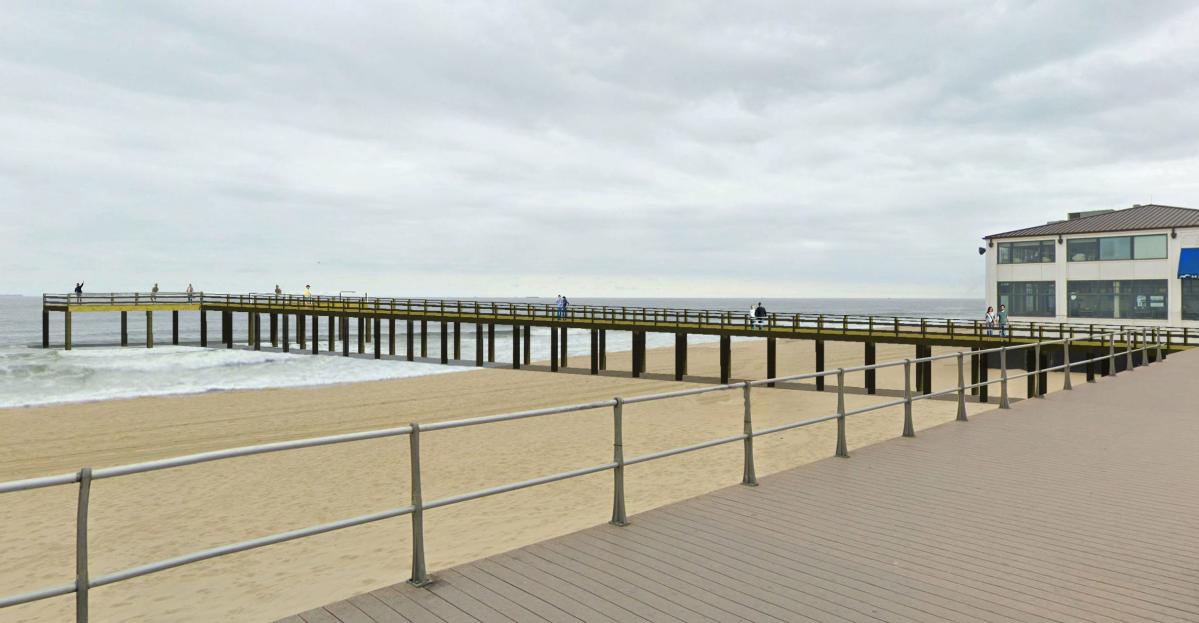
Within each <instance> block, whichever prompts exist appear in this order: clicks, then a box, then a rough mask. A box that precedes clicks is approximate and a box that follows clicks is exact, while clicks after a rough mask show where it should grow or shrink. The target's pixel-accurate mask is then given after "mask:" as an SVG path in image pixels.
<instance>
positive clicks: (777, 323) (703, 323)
mask: <svg viewBox="0 0 1199 623" xmlns="http://www.w3.org/2000/svg"><path fill="white" fill-rule="evenodd" d="M42 304H43V306H53V307H69V306H71V305H86V306H112V307H119V306H129V305H137V306H148V305H154V304H161V305H167V304H173V305H178V304H199V305H201V306H206V307H210V308H222V309H236V310H239V311H241V310H244V311H249V312H254V311H260V312H262V313H271V312H275V313H301V314H331V315H384V316H416V317H429V318H445V319H449V320H455V319H460V320H462V321H465V322H494V323H518V324H519V323H522V322H525V323H527V322H534V323H544V324H555V323H557V322H559V321H560V322H562V323H563V324H566V323H581V322H582V323H592V324H595V325H597V326H604V325H614V326H620V325H637V326H642V327H650V328H652V329H656V330H660V331H668V332H669V331H684V330H689V331H692V332H704V331H714V332H722V331H730V330H738V331H739V330H758V331H761V333H762V334H763V335H786V334H789V333H791V334H804V333H818V334H825V335H836V334H842V335H859V336H865V337H923V338H929V337H934V338H935V337H943V338H946V339H950V340H954V339H973V338H979V340H980V341H996V342H1003V341H1005V339H1012V338H1020V339H1027V340H1037V341H1044V340H1048V339H1059V340H1060V339H1067V338H1068V339H1072V340H1081V339H1088V340H1097V339H1101V337H1102V336H1104V335H1107V334H1109V333H1121V334H1122V333H1125V332H1128V331H1139V330H1140V329H1142V328H1147V329H1148V330H1150V331H1151V332H1152V333H1153V339H1154V341H1155V342H1156V341H1161V342H1163V343H1165V344H1166V346H1167V347H1175V346H1197V345H1199V330H1193V329H1190V328H1187V327H1164V326H1162V327H1141V326H1135V325H1125V324H1118V323H1116V324H1113V323H1081V322H1036V321H1015V320H1013V321H1009V322H1008V323H1007V324H1006V325H1005V326H1003V327H999V326H995V327H991V328H988V327H987V325H986V324H985V323H984V322H983V321H982V320H978V319H960V318H920V317H913V316H871V315H860V314H818V313H780V312H768V313H767V315H766V317H765V318H761V319H755V318H753V317H751V316H750V315H749V313H748V310H747V311H730V310H727V309H725V310H722V309H685V308H671V307H629V306H611V305H586V304H579V305H575V304H572V305H568V306H566V307H565V308H564V309H558V308H557V307H556V306H555V305H554V304H552V303H524V302H508V301H476V300H465V299H419V298H417V299H411V298H389V297H358V296H354V297H343V296H324V295H314V296H301V295H294V294H216V293H202V292H196V293H193V294H191V295H188V294H187V293H183V292H170V293H167V292H159V293H158V294H156V295H155V294H151V293H146V292H127V293H84V294H82V295H76V294H44V295H42Z"/></svg>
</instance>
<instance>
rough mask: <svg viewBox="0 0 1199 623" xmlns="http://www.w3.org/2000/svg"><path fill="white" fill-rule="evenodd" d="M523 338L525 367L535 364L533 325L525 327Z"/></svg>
mask: <svg viewBox="0 0 1199 623" xmlns="http://www.w3.org/2000/svg"><path fill="white" fill-rule="evenodd" d="M521 337H522V338H524V344H525V365H526V366H527V365H529V364H530V363H533V325H525V327H524V334H523V335H522V336H521Z"/></svg>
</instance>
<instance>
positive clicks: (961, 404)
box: [957, 351, 967, 422]
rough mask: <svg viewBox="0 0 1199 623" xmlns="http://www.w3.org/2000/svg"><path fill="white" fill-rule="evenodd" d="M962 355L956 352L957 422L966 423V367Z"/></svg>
mask: <svg viewBox="0 0 1199 623" xmlns="http://www.w3.org/2000/svg"><path fill="white" fill-rule="evenodd" d="M963 357H964V355H963V354H962V352H961V351H958V418H957V421H959V422H966V421H967V419H966V372H965V370H966V365H965V363H964V359H963Z"/></svg>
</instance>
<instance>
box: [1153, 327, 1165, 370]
mask: <svg viewBox="0 0 1199 623" xmlns="http://www.w3.org/2000/svg"><path fill="white" fill-rule="evenodd" d="M1167 339H1169V338H1167ZM1165 359H1166V357H1165V355H1164V354H1163V353H1162V334H1161V333H1160V332H1159V333H1158V334H1157V357H1154V359H1153V362H1154V363H1157V362H1159V361H1165Z"/></svg>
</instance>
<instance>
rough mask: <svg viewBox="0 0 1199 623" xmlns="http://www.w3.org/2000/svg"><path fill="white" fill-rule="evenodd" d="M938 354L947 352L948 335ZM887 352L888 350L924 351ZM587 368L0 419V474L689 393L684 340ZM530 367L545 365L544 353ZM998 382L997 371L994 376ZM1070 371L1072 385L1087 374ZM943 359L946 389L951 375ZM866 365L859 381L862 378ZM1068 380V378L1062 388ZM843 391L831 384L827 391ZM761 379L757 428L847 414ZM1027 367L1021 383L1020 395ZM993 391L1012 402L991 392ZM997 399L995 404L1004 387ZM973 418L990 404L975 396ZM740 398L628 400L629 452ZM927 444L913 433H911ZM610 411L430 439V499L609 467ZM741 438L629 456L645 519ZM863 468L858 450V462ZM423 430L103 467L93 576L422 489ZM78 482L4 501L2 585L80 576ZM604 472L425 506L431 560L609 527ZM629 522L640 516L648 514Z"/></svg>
mask: <svg viewBox="0 0 1199 623" xmlns="http://www.w3.org/2000/svg"><path fill="white" fill-rule="evenodd" d="M936 352H937V353H940V352H947V351H943V350H941V349H937V351H936ZM912 356H913V352H912V348H911V347H901V346H890V345H881V344H880V345H879V347H878V361H880V362H882V361H890V360H894V359H899V358H903V357H912ZM778 357H779V373H780V374H798V373H802V372H807V371H811V370H812V369H813V353H812V343H811V342H789V341H787V340H780V341H779V349H778ZM689 360H690V372H691V374H692V375H694V376H695V377H696V378H699V377H715V376H716V374H717V370H718V358H717V348H716V345H715V344H705V345H694V346H692V348H691V352H690V357H689ZM861 360H862V345H861V344H843V343H835V342H829V343H828V344H827V355H826V365H827V366H828V367H829V368H835V367H837V366H853V365H859V364H860V363H861ZM608 363H609V368H610V371H609V372H607V373H606V374H604V375H601V376H590V375H588V374H586V372H585V371H584V370H582V369H581V366H583V365H586V360H585V358H582V357H578V358H574V359H572V360H571V364H573V366H575V367H574V368H573V369H571V370H569V371H567V373H562V374H548V373H540V372H535V371H528V370H525V371H514V370H509V369H499V368H492V369H485V370H475V371H469V372H464V373H462V374H449V375H436V376H429V377H421V378H412V379H402V380H394V381H377V382H369V383H358V384H348V385H337V386H322V387H312V388H300V389H294V388H293V389H274V390H255V391H237V392H219V393H208V394H199V395H186V396H171V397H152V398H138V399H131V400H116V401H107V402H97V403H85V404H71V405H59V406H49V407H38V408H26V409H8V410H3V411H0V429H2V430H4V432H5V434H4V435H3V438H2V440H0V480H13V479H17V478H25V477H33V476H40V475H49V474H57V473H63V472H68V471H74V470H77V469H78V468H79V467H81V466H85V465H86V466H92V467H102V466H109V465H117V464H123V463H131V462H136V461H144V460H150V459H156V458H163V457H169V456H176V455H180V454H187V453H192V452H201V451H206V450H214V449H221V448H228V447H234V446H241V445H249V444H254V443H262V442H269V441H279V440H286V439H298V438H303V437H310V436H316V435H326V434H332V433H339V432H349V431H360V430H369V429H374V428H383V427H389V426H398V425H403V424H406V423H409V422H413V421H416V422H433V421H438V420H445V419H451V418H462V417H472V416H482V415H489V414H496V413H504V412H509V411H516V410H522V409H528V408H536V407H544V406H551V405H560V404H568V403H574V402H585V401H591V400H600V399H606V398H611V397H613V396H635V395H640V394H648V393H654V392H661V391H668V390H674V389H682V388H686V387H696V386H697V385H696V384H695V383H677V382H674V381H673V380H670V379H671V378H672V377H671V371H672V366H673V350H671V349H659V350H651V351H649V353H648V361H647V366H648V375H647V378H642V379H633V378H630V377H629V376H628V375H627V373H626V372H623V371H624V370H627V369H628V368H629V353H627V352H625V353H610V354H609V356H608ZM535 367H536V366H535ZM900 370H901V368H894V369H887V370H882V371H880V372H879V375H878V386H879V388H880V394H879V395H876V396H867V395H865V394H864V392H861V390H860V389H858V390H856V391H855V392H854V393H851V394H850V395H849V396H847V406H848V407H849V408H850V409H853V408H857V407H861V406H865V405H869V404H874V403H881V402H887V401H890V400H893V399H894V394H890V395H888V393H887V390H889V389H892V390H893V389H900V388H902V380H901V376H900ZM733 376H734V378H739V379H747V378H762V377H764V376H765V342H764V341H749V342H737V343H734V345H733ZM996 376H997V375H993V376H992V378H995V377H996ZM1075 378H1076V380H1077V379H1078V377H1077V376H1076V377H1075ZM956 379H957V372H956V366H955V364H954V363H953V361H951V360H946V361H942V362H938V363H937V366H936V369H935V371H934V375H933V385H934V390H935V389H938V388H945V387H949V386H951V385H953V384H955V383H956ZM862 383H863V381H862V377H861V375H860V374H857V375H851V376H848V377H847V386H850V387H856V388H860V387H861V386H862ZM1051 387H1053V388H1054V389H1056V388H1058V387H1060V380H1057V381H1051ZM834 388H835V383H834V382H832V381H831V379H830V383H829V389H830V390H831V389H834ZM801 389H802V390H801V391H797V390H795V389H765V388H763V389H755V390H754V394H753V401H754V402H753V405H754V419H755V426H756V427H759V428H764V427H767V426H771V425H775V424H782V423H786V422H791V421H796V420H799V419H806V418H810V417H815V416H818V415H824V414H828V413H832V412H833V411H834V409H835V405H836V393H835V391H828V392H824V393H818V392H815V391H811V390H812V389H813V387H812V386H810V385H806V386H804V387H803V388H801ZM1023 392H1024V381H1023V380H1022V379H1021V380H1019V381H1015V382H1014V384H1013V390H1012V395H1013V397H1018V396H1023ZM992 396H994V397H997V396H998V387H994V388H993V391H992ZM993 400H994V399H993ZM969 407H970V412H971V413H975V412H978V411H980V410H989V409H992V408H994V402H992V404H990V405H974V404H970V405H969ZM955 413H956V404H955V403H954V402H953V401H952V400H930V401H922V402H919V403H917V405H916V408H915V420H916V427H917V432H918V433H919V431H920V430H921V429H926V428H928V427H931V426H935V425H938V424H942V423H945V422H949V421H951V420H952V419H953V418H954V416H955ZM741 418H742V403H741V395H740V392H736V391H730V392H719V393H711V394H704V395H701V396H696V397H687V398H679V399H672V400H669V401H659V402H652V403H646V404H638V405H631V406H628V407H626V410H625V453H626V456H635V455H639V454H644V453H647V452H653V451H655V450H661V449H667V448H671V447H676V446H680V445H684V444H688V443H695V442H699V441H704V440H707V439H712V438H715V437H719V436H726V435H732V434H736V433H739V432H740V430H741ZM901 426H902V408H901V407H894V408H890V409H887V410H884V411H877V412H872V413H868V414H864V415H860V416H856V417H853V418H850V420H849V422H848V442H849V447H850V450H851V453H852V450H853V448H855V447H861V446H863V445H867V444H871V443H875V442H878V441H881V440H885V439H888V438H891V437H895V436H897V435H898V434H899V433H900V431H901ZM834 440H835V425H834V423H832V422H828V423H824V424H820V425H816V426H811V427H807V428H802V429H798V430H793V431H788V432H785V433H780V434H776V435H770V436H767V437H763V438H760V439H759V440H757V441H756V442H755V443H756V449H757V452H756V459H757V469H758V473H759V474H760V475H761V474H767V473H771V472H775V471H779V470H783V469H787V468H791V467H795V466H797V465H801V464H804V463H807V462H811V461H814V460H818V459H822V458H825V457H828V456H831V455H832V453H833V450H834ZM918 441H919V439H918V438H917V440H916V443H918ZM611 443H612V440H611V413H610V410H594V411H589V412H585V413H576V414H568V415H557V416H549V417H541V418H534V419H528V420H522V421H518V422H510V423H502V424H492V425H486V426H479V427H471V428H466V429H454V430H448V431H438V432H433V433H428V434H426V435H424V436H422V463H423V473H424V494H425V498H426V500H428V499H433V498H438V497H442V496H446V495H452V494H457V493H465V492H469V491H473V490H476V489H481V488H485V487H488V486H495V485H499V484H504V483H508V482H513V481H517V480H523V479H527V478H533V477H536V476H541V475H546V474H551V473H554V472H559V471H564V470H569V469H574V468H580V467H586V466H590V465H594V464H598V463H603V462H606V461H608V460H610V458H611V452H612V448H611ZM741 460H742V459H741V447H740V445H739V444H730V445H727V446H723V447H719V448H714V449H708V450H703V451H700V452H694V453H689V454H686V455H683V456H678V457H672V458H668V459H663V460H660V461H653V462H650V463H647V464H643V465H637V466H633V467H630V468H629V469H628V473H627V481H626V487H627V494H628V511H629V513H630V515H633V514H635V513H637V512H640V511H644V510H648V509H650V508H654V507H656V506H660V505H663V504H667V503H670V502H674V501H677V500H681V499H685V498H688V497H692V496H695V495H699V494H702V493H705V492H707V491H711V490H714V489H717V488H720V487H724V486H727V485H730V484H735V483H737V482H739V480H740V477H741V469H742V463H741ZM851 460H852V459H851ZM408 470H409V464H408V442H407V439H406V438H403V437H401V438H393V439H384V440H375V441H366V442H357V443H352V444H341V445H337V446H329V447H322V448H312V449H306V450H299V451H291V452H283V453H275V454H269V455H261V456H255V457H248V458H242V459H234V460H228V461H220V462H215V463H206V464H202V465H196V466H189V467H184V468H178V469H171V470H165V471H160V472H155V473H150V474H142V475H137V476H129V477H122V478H115V479H108V480H103V481H98V482H96V483H95V485H94V486H93V489H92V506H91V508H92V513H91V521H90V529H91V545H90V547H91V561H92V563H91V574H92V576H93V577H95V576H96V575H100V574H104V573H110V572H112V571H116V570H120V569H123V568H126V567H129V566H133V565H138V564H144V563H148V562H152V561H156V560H159V559H162V558H166V557H170V556H176V555H180V554H184V553H189V552H192V551H195V550H198V549H202V548H206V547H213V546H217V545H223V544H227V543H232V542H236V541H240V540H244V539H248V538H253V537H257V536H263V535H267V534H270V533H274V532H278V531H283V530H289V529H296V528H302V527H307V526H311V525H313V524H316V523H321V522H328V521H333V520H336V519H340V518H347V517H351V516H355V515H359V514H365V513H369V512H375V511H380V510H385V509H389V508H394V507H399V506H404V505H406V504H407V503H408V495H409V488H408ZM75 493H76V488H75V487H57V488H53V489H49V490H41V491H34V492H22V493H14V494H6V495H5V496H4V497H3V498H0V499H2V500H3V503H2V504H0V552H2V554H0V557H2V559H3V561H4V564H3V565H0V594H11V593H16V592H23V591H26V590H33V589H35V588H40V587H43V586H47V585H52V584H60V583H63V582H69V581H70V580H71V579H72V577H73V561H74V549H73V538H74V537H73V535H74V527H73V523H74V508H75ZM610 505H611V475H610V474H608V473H601V474H596V475H593V476H589V477H584V478H577V479H571V480H568V481H564V482H560V483H555V484H551V485H545V486H540V487H534V488H531V489H526V490H523V491H518V492H514V493H507V494H502V495H498V496H493V497H491V498H487V499H484V500H479V501H474V502H468V503H465V504H460V505H455V506H451V507H447V508H443V509H437V510H433V511H429V512H428V513H427V515H426V541H427V545H426V546H427V554H428V559H429V568H430V570H431V571H432V572H433V573H434V574H436V572H437V570H438V569H443V568H446V567H449V566H452V565H455V564H459V563H463V562H466V561H470V560H474V559H477V558H480V557H483V556H487V555H490V554H494V553H497V552H502V551H506V550H509V549H512V548H516V547H520V546H522V545H525V544H529V543H533V542H536V541H540V540H543V539H546V538H550V537H553V536H557V535H561V534H565V533H569V532H572V531H575V530H578V529H581V528H585V527H588V526H592V525H595V524H598V523H603V522H605V521H607V519H608V517H609V514H610V512H611V506H610ZM633 521H636V518H635V517H633ZM409 530H410V524H409V520H408V518H406V517H405V518H399V519H393V520H387V521H383V522H378V523H375V524H371V525H368V526H361V527H356V528H350V529H346V530H341V531H337V532H333V533H329V534H325V535H321V536H317V537H312V538H307V539H302V540H299V541H293V542H290V543H285V544H280V545H273V546H269V547H266V548H262V549H258V550H254V551H250V552H245V553H241V554H236V555H232V556H226V557H222V558H218V559H215V560H210V561H206V562H202V563H197V564H193V565H188V566H186V567H182V568H178V569H174V570H170V571H166V572H162V573H157V574H152V575H149V576H146V577H143V578H139V579H136V580H132V581H128V582H122V583H119V584H115V585H111V586H105V587H101V588H97V589H94V590H93V591H92V593H91V599H92V620H93V621H97V622H115V621H165V620H169V621H218V620H219V621H269V620H273V619H276V618H279V617H283V616H286V615H289V614H294V613H296V612H300V611H303V610H306V609H309V608H312V607H316V606H320V605H323V604H325V603H328V602H332V601H335V600H338V599H343V598H346V597H349V596H351V595H354V594H357V593H360V592H363V591H368V590H371V589H374V588H377V587H380V586H384V585H388V584H393V583H396V582H401V581H403V580H405V579H407V578H408V577H409V564H410V557H409ZM72 611H73V598H72V597H63V598H57V599H53V600H48V601H43V602H39V603H35V604H29V605H25V606H21V607H15V608H10V609H7V610H3V611H0V621H5V622H8V621H13V622H26V621H28V622H32V621H62V620H68V619H69V618H70V616H71V614H72Z"/></svg>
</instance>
